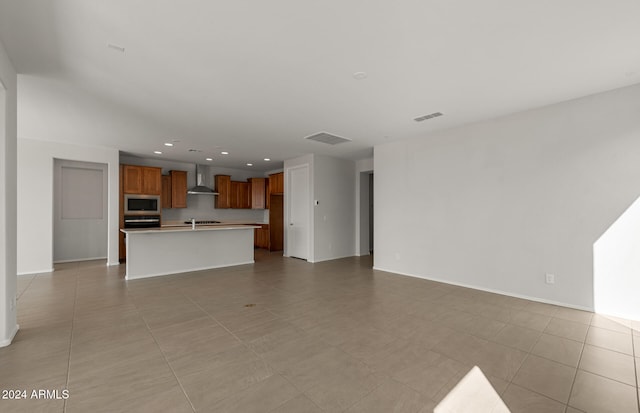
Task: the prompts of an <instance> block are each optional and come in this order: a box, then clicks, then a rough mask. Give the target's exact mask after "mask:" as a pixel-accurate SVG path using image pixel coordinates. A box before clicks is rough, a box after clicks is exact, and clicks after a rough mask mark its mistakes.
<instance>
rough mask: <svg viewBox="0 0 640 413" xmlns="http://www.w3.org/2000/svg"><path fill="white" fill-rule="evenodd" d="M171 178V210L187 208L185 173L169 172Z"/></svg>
mask: <svg viewBox="0 0 640 413" xmlns="http://www.w3.org/2000/svg"><path fill="white" fill-rule="evenodd" d="M169 174H170V175H169V176H170V177H171V208H186V207H187V171H169Z"/></svg>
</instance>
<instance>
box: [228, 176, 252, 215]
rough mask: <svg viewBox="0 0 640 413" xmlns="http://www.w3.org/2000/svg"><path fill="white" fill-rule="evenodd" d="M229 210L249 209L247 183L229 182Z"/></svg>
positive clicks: (249, 186) (249, 194) (249, 192)
mask: <svg viewBox="0 0 640 413" xmlns="http://www.w3.org/2000/svg"><path fill="white" fill-rule="evenodd" d="M231 208H236V209H249V208H251V185H250V184H249V182H239V181H231Z"/></svg>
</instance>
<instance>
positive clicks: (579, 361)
mask: <svg viewBox="0 0 640 413" xmlns="http://www.w3.org/2000/svg"><path fill="white" fill-rule="evenodd" d="M590 329H591V325H589V328H588V329H587V336H588V335H589V330H590ZM584 340H585V342H584V343H582V350H580V357H579V358H578V365H577V366H576V373H575V374H574V375H573V381H572V382H571V389H570V390H569V399H567V404H566V405H565V408H564V411H565V413H566V412H567V410H569V402H570V401H571V394H573V387H574V386H575V385H576V378H577V377H578V371H580V363H581V362H582V356H583V355H584V349H585V347H587V337H585V338H584ZM571 407H573V406H571Z"/></svg>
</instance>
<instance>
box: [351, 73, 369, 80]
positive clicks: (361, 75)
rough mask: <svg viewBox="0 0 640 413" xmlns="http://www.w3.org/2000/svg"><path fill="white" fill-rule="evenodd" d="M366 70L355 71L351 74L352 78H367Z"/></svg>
mask: <svg viewBox="0 0 640 413" xmlns="http://www.w3.org/2000/svg"><path fill="white" fill-rule="evenodd" d="M367 76H368V75H367V72H355V73H354V74H353V78H354V79H357V80H362V79H366V78H367Z"/></svg>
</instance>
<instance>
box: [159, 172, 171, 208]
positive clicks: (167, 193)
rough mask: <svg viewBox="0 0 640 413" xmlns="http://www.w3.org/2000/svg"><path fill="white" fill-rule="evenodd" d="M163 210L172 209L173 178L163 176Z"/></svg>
mask: <svg viewBox="0 0 640 413" xmlns="http://www.w3.org/2000/svg"><path fill="white" fill-rule="evenodd" d="M161 199H162V209H165V208H171V176H169V175H162V197H161Z"/></svg>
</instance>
